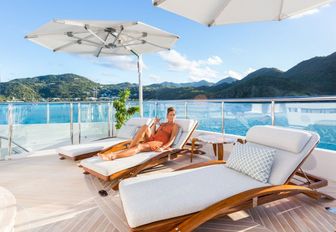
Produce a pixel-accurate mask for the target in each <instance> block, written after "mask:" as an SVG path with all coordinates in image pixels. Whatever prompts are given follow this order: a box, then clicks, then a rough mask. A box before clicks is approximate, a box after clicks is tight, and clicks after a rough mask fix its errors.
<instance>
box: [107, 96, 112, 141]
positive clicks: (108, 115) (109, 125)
mask: <svg viewBox="0 0 336 232" xmlns="http://www.w3.org/2000/svg"><path fill="white" fill-rule="evenodd" d="M111 116H112V111H111V102H108V103H107V127H108V137H111V136H112V133H111Z"/></svg>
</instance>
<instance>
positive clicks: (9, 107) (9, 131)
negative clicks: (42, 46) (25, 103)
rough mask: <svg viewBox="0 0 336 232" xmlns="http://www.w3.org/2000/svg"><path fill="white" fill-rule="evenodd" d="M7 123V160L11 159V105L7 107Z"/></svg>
mask: <svg viewBox="0 0 336 232" xmlns="http://www.w3.org/2000/svg"><path fill="white" fill-rule="evenodd" d="M7 121H8V153H7V155H8V159H11V158H12V141H13V105H12V104H9V105H8V112H7Z"/></svg>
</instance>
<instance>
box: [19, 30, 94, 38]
mask: <svg viewBox="0 0 336 232" xmlns="http://www.w3.org/2000/svg"><path fill="white" fill-rule="evenodd" d="M67 33H68V32H64V33H43V34H35V35H34V34H30V35H26V36H25V39H34V38H38V37H43V36H53V35H67ZM71 33H72V34H74V35H77V34H87V33H88V32H87V31H82V32H71Z"/></svg>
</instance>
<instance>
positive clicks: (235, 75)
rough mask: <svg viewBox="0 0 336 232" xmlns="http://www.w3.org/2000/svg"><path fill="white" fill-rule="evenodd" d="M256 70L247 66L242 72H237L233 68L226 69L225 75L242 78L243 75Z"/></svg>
mask: <svg viewBox="0 0 336 232" xmlns="http://www.w3.org/2000/svg"><path fill="white" fill-rule="evenodd" d="M254 71H256V69H254V68H248V69H247V70H245V71H244V72H238V71H235V70H228V71H227V72H226V73H225V75H226V76H230V77H233V78H236V79H238V80H241V79H243V78H244V77H246V76H247V75H248V74H250V73H252V72H254Z"/></svg>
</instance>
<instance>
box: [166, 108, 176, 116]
mask: <svg viewBox="0 0 336 232" xmlns="http://www.w3.org/2000/svg"><path fill="white" fill-rule="evenodd" d="M172 111H175V108H174V107H168V109H167V115H168V114H169V113H170V112H172Z"/></svg>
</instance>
